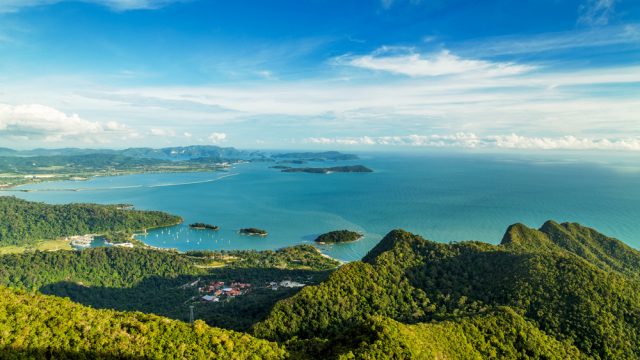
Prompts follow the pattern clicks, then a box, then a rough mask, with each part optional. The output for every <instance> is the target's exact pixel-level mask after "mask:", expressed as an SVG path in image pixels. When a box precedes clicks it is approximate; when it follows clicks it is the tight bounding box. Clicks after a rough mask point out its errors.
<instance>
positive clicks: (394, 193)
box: [15, 154, 640, 260]
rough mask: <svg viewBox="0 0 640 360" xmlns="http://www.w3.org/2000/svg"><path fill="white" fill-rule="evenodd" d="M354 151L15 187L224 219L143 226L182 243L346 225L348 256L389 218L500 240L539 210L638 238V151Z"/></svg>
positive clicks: (241, 244)
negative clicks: (316, 169) (352, 236)
mask: <svg viewBox="0 0 640 360" xmlns="http://www.w3.org/2000/svg"><path fill="white" fill-rule="evenodd" d="M356 163H357V164H364V165H366V166H369V167H371V168H372V169H374V170H375V172H374V173H370V174H329V175H319V174H305V173H281V172H278V171H277V170H274V169H269V168H268V167H269V166H270V165H273V164H270V163H252V164H240V165H237V166H235V167H234V168H232V169H230V170H229V171H228V172H215V173H180V174H145V175H130V176H119V177H108V178H96V179H94V180H90V181H83V182H73V181H69V182H57V183H43V184H37V185H31V186H27V187H26V188H29V189H40V190H42V189H49V190H51V189H54V190H53V191H37V192H29V193H24V192H17V193H15V195H16V196H18V197H22V198H25V199H28V200H38V201H45V202H49V203H66V202H96V203H129V204H133V205H135V207H136V208H138V209H157V210H164V211H167V212H170V213H173V214H177V215H180V216H182V217H183V218H184V219H185V224H188V223H190V222H196V221H198V222H206V223H211V224H215V225H219V226H220V227H221V230H220V231H218V232H211V231H206V230H192V229H190V228H189V227H188V226H187V225H179V226H175V227H172V228H165V229H159V230H154V231H150V232H149V234H148V235H147V236H143V237H141V238H140V239H141V240H143V241H145V242H146V243H148V244H150V245H154V246H159V247H169V248H177V249H180V250H192V249H276V248H280V247H284V246H288V245H294V244H300V243H313V239H314V238H315V237H316V236H317V235H318V234H320V233H323V232H326V231H330V230H336V229H343V228H346V229H351V230H356V231H360V232H363V233H364V234H365V238H364V239H362V240H360V241H358V242H355V243H350V244H339V245H324V246H319V247H320V249H321V250H322V251H323V252H324V253H326V254H328V255H331V256H333V257H336V258H338V259H342V260H356V259H359V258H361V257H362V256H363V255H364V254H365V253H366V252H367V251H368V250H369V249H370V248H371V247H373V246H374V245H375V244H376V243H377V242H378V241H379V240H380V239H381V237H382V236H384V234H386V233H387V232H388V231H390V230H392V229H394V228H402V229H405V230H409V231H412V232H415V233H418V234H421V235H423V236H424V237H426V238H428V239H431V240H436V241H443V242H448V241H459V240H469V239H474V240H481V241H486V242H491V243H497V242H499V241H500V239H501V237H502V234H503V233H504V230H505V229H506V227H507V226H508V225H509V224H512V223H515V222H523V223H525V224H527V225H530V226H535V227H538V226H540V225H541V224H542V223H543V222H544V221H545V220H547V219H555V220H558V221H576V222H580V223H583V224H585V225H588V226H591V227H595V228H597V229H598V230H600V231H602V232H604V233H605V234H608V235H611V236H615V237H617V238H619V239H621V240H623V241H625V242H627V243H629V244H630V245H632V246H634V247H636V248H638V247H640V221H639V219H640V171H639V169H640V166H638V165H639V164H640V161H638V162H637V163H636V160H634V159H631V160H629V161H626V162H620V161H618V162H616V163H615V164H614V163H607V162H606V161H605V162H601V163H600V164H596V163H593V162H585V161H575V160H574V161H567V160H566V158H556V159H553V160H548V159H547V160H544V161H543V160H535V161H534V160H531V158H525V157H513V156H510V157H506V156H497V155H478V154H471V155H445V154H430V155H406V154H403V155H400V154H398V155H388V154H387V155H380V154H375V155H363V159H362V160H358V161H355V162H351V164H356ZM339 164H343V163H339ZM331 165H332V166H333V165H335V164H334V163H331ZM614 165H615V166H614ZM309 166H316V164H312V165H309ZM317 166H322V165H321V163H318V164H317ZM64 189H82V191H68V190H64ZM243 227H259V228H263V229H266V230H267V231H268V232H269V236H268V237H266V238H254V237H246V236H241V235H238V234H237V230H238V229H240V228H243Z"/></svg>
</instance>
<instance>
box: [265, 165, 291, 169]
mask: <svg viewBox="0 0 640 360" xmlns="http://www.w3.org/2000/svg"><path fill="white" fill-rule="evenodd" d="M269 167H270V168H271V169H279V170H283V169H291V166H285V165H275V166H269Z"/></svg>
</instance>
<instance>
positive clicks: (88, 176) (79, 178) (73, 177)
mask: <svg viewBox="0 0 640 360" xmlns="http://www.w3.org/2000/svg"><path fill="white" fill-rule="evenodd" d="M237 164H240V162H239V163H232V164H231V165H237ZM230 167H231V166H212V167H208V168H206V167H203V168H184V169H156V170H138V171H136V170H126V171H119V172H114V173H102V172H94V173H91V172H90V173H71V174H26V175H24V174H10V175H11V176H4V177H5V178H24V179H28V178H29V176H33V177H32V179H38V181H26V182H24V183H19V184H11V185H0V192H2V191H6V192H37V191H83V190H92V189H91V188H77V189H76V188H74V189H20V188H19V187H21V186H25V185H34V184H42V183H47V182H57V181H74V182H83V181H90V180H93V179H96V178H102V177H111V176H127V175H139V174H176V173H200V172H224V171H225V170H227V169H229V168H230Z"/></svg>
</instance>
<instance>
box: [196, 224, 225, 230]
mask: <svg viewBox="0 0 640 360" xmlns="http://www.w3.org/2000/svg"><path fill="white" fill-rule="evenodd" d="M189 227H190V228H193V229H198V230H205V229H206V230H218V229H220V228H219V227H218V226H216V225H211V224H205V223H200V222H197V223H193V224H189Z"/></svg>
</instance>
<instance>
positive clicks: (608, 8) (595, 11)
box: [578, 0, 616, 26]
mask: <svg viewBox="0 0 640 360" xmlns="http://www.w3.org/2000/svg"><path fill="white" fill-rule="evenodd" d="M615 5H616V0H586V2H585V3H584V4H582V5H580V8H579V13H580V16H579V17H578V23H579V24H585V25H591V26H602V25H607V24H608V23H609V20H610V18H611V17H612V16H613V14H614V11H615Z"/></svg>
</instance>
